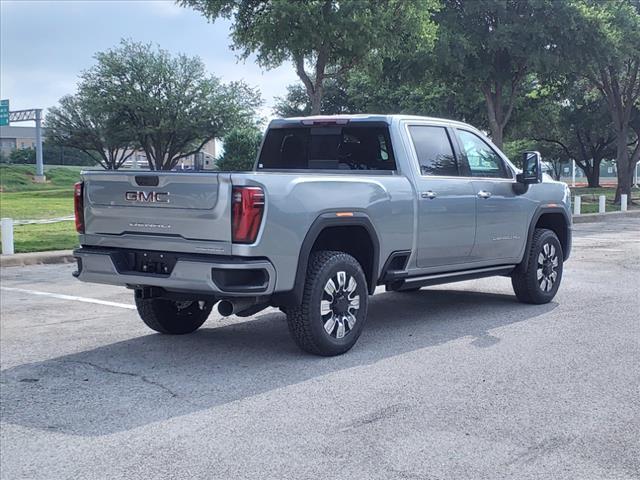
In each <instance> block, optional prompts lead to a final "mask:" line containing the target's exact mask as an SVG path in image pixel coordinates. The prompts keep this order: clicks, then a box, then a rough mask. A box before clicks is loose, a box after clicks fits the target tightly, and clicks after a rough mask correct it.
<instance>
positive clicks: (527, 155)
mask: <svg viewBox="0 0 640 480" xmlns="http://www.w3.org/2000/svg"><path fill="white" fill-rule="evenodd" d="M516 180H517V181H518V183H522V184H524V185H529V184H532V183H540V182H542V158H541V156H540V152H524V153H523V154H522V173H519V174H518V175H517V176H516Z"/></svg>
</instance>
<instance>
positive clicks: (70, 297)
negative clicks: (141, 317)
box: [0, 287, 136, 310]
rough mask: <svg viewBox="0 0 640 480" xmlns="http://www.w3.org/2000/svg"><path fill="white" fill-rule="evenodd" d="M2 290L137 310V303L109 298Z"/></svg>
mask: <svg viewBox="0 0 640 480" xmlns="http://www.w3.org/2000/svg"><path fill="white" fill-rule="evenodd" d="M0 290H6V291H8V292H19V293H29V294H31V295H42V296H43V297H52V298H59V299H60V300H74V301H76V302H85V303H97V304H98V305H107V306H108V307H120V308H128V309H130V310H135V309H136V307H135V305H129V304H126V303H117V302H109V301H107V300H98V299H97V298H87V297H76V296H75V295H63V294H61V293H51V292H39V291H37V290H27V289H25V288H14V287H0Z"/></svg>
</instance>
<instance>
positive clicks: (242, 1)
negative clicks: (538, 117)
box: [178, 0, 436, 115]
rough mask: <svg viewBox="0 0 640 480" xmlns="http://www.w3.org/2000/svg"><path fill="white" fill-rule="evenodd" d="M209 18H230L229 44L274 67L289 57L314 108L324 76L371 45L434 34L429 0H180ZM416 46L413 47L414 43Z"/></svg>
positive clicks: (428, 39) (349, 64)
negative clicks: (230, 38)
mask: <svg viewBox="0 0 640 480" xmlns="http://www.w3.org/2000/svg"><path fill="white" fill-rule="evenodd" d="M178 3H179V4H181V5H183V6H187V7H192V8H194V9H196V10H198V11H200V12H202V13H203V14H204V16H205V17H206V18H208V19H209V20H212V21H213V20H215V19H216V18H218V17H225V18H233V27H232V34H231V37H232V41H233V45H232V47H233V48H234V49H236V50H238V51H239V52H240V57H241V58H243V59H246V58H247V57H248V56H249V55H250V54H252V53H256V54H257V60H258V63H259V64H260V65H261V66H263V67H265V68H273V67H276V66H278V65H281V64H282V63H284V62H286V61H291V62H292V63H293V65H294V67H295V69H296V73H297V75H298V77H299V78H300V81H301V82H302V84H303V85H304V88H305V91H306V93H307V96H308V97H309V102H310V104H311V110H310V113H311V114H313V115H315V114H318V113H320V112H321V108H322V99H323V97H324V95H325V88H326V82H327V81H329V80H331V79H335V78H337V77H340V76H343V75H345V74H346V73H347V72H349V71H352V70H353V69H354V68H355V67H356V66H357V65H359V64H361V63H362V61H363V60H365V59H366V58H367V56H368V55H369V54H370V53H371V52H378V53H379V52H391V51H397V50H399V49H407V48H408V49H411V48H427V47H428V46H429V45H430V44H431V43H432V41H433V39H434V36H435V27H434V25H433V24H432V23H431V21H430V20H429V14H430V13H431V10H432V8H434V7H435V5H436V2H435V0H421V1H420V2H406V1H404V0H359V1H346V2H345V1H340V0H305V1H288V0H179V2H178ZM413 46H415V47H413Z"/></svg>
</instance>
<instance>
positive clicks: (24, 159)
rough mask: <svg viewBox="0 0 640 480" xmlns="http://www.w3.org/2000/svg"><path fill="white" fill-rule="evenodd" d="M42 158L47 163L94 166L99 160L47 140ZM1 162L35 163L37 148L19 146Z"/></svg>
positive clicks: (43, 147)
mask: <svg viewBox="0 0 640 480" xmlns="http://www.w3.org/2000/svg"><path fill="white" fill-rule="evenodd" d="M42 160H43V161H44V164H45V165H79V166H94V165H96V164H97V163H98V162H97V161H96V159H95V157H94V156H93V155H89V154H87V153H85V152H83V151H80V150H78V149H75V148H71V147H64V146H59V145H53V144H51V143H49V142H45V143H44V144H43V145H42ZM0 163H15V164H33V165H35V163H36V150H35V148H18V149H15V150H13V151H11V153H9V154H8V155H6V156H4V154H3V160H2V161H0Z"/></svg>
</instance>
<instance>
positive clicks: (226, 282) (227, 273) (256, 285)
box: [73, 247, 276, 298]
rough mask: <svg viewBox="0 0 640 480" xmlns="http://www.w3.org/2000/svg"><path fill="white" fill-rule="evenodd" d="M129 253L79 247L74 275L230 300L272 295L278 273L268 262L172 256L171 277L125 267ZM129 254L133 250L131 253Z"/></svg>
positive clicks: (96, 281)
mask: <svg viewBox="0 0 640 480" xmlns="http://www.w3.org/2000/svg"><path fill="white" fill-rule="evenodd" d="M124 252H125V251H123V250H122V249H118V248H90V247H84V248H79V249H77V250H75V251H74V252H73V255H74V257H75V258H76V260H77V262H78V271H77V272H75V273H74V276H75V277H76V278H78V279H79V280H81V281H83V282H90V283H105V284H109V285H121V286H127V287H133V288H138V287H146V286H152V287H161V288H164V289H165V290H168V291H175V292H194V293H203V294H208V295H215V296H219V297H221V298H228V297H249V296H252V297H255V296H265V295H271V294H272V293H273V290H274V288H275V283H276V272H275V268H274V267H273V264H272V263H271V262H270V261H269V260H267V259H264V258H262V259H256V258H243V257H226V256H219V255H191V254H180V253H168V252H167V253H168V254H169V255H174V256H175V257H176V259H175V260H176V261H175V265H173V268H172V270H171V272H170V273H169V274H166V275H160V274H149V273H142V272H139V271H130V270H127V268H125V267H123V264H122V261H121V257H122V255H123V253H124ZM126 252H127V253H131V252H133V251H131V250H128V251H126Z"/></svg>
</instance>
